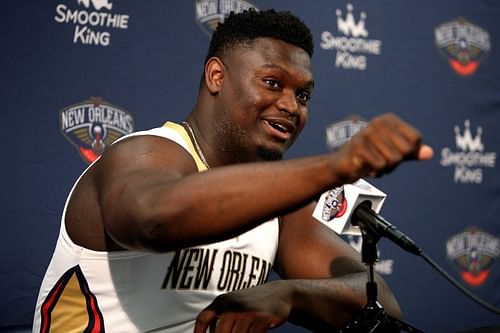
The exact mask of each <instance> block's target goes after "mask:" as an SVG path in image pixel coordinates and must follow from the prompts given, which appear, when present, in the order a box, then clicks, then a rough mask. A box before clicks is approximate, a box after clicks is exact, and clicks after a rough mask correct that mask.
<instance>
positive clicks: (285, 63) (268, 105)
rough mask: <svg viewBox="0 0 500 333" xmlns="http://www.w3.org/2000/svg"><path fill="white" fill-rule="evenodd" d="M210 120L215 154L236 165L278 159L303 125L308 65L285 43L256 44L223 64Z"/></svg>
mask: <svg viewBox="0 0 500 333" xmlns="http://www.w3.org/2000/svg"><path fill="white" fill-rule="evenodd" d="M222 61H223V63H224V78H223V80H222V84H221V89H220V91H219V93H218V95H217V101H216V108H217V110H216V112H215V114H214V116H215V118H216V119H214V120H215V126H216V137H217V141H218V142H217V144H218V145H219V148H220V149H222V150H224V152H226V153H228V154H231V155H232V156H233V158H234V159H235V160H236V161H237V162H248V161H255V160H275V159H281V158H282V156H283V153H284V152H285V150H286V149H287V148H288V147H290V145H291V144H292V143H293V142H294V141H295V139H296V138H297V136H298V135H299V133H300V132H301V131H302V129H303V128H304V125H305V123H306V121H307V103H308V100H309V97H310V95H311V92H312V88H313V77H312V70H311V59H310V57H309V55H308V54H307V52H305V51H304V50H303V49H301V48H298V47H296V46H293V45H291V44H288V43H286V42H283V41H280V40H275V39H270V38H259V39H256V40H255V44H254V45H253V46H252V47H249V48H242V49H238V50H236V51H233V52H232V53H231V54H230V55H229V56H225V57H224V58H223V59H222Z"/></svg>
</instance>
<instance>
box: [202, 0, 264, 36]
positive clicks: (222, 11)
mask: <svg viewBox="0 0 500 333" xmlns="http://www.w3.org/2000/svg"><path fill="white" fill-rule="evenodd" d="M194 5H195V12H196V13H195V14H196V22H198V24H199V25H200V27H201V28H202V30H203V31H205V32H206V33H207V34H208V35H211V34H212V32H213V31H214V30H215V29H216V28H217V25H218V24H219V23H222V22H224V18H225V17H226V16H228V15H229V13H231V12H234V13H241V12H242V11H244V10H247V9H249V8H254V9H257V8H256V7H255V6H254V5H252V4H251V3H250V2H248V1H244V0H195V3H194Z"/></svg>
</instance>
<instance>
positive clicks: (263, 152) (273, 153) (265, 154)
mask: <svg viewBox="0 0 500 333" xmlns="http://www.w3.org/2000/svg"><path fill="white" fill-rule="evenodd" d="M283 153H284V152H283V151H281V150H279V149H269V148H264V147H258V148H257V157H258V158H259V159H260V160H263V161H278V160H281V159H283Z"/></svg>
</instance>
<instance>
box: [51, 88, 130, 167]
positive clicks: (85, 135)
mask: <svg viewBox="0 0 500 333" xmlns="http://www.w3.org/2000/svg"><path fill="white" fill-rule="evenodd" d="M60 126H61V132H62V134H63V135H64V136H65V137H66V139H67V140H68V141H69V142H70V143H72V144H73V145H74V146H75V147H76V148H77V149H78V152H79V153H80V156H81V157H82V158H83V159H84V160H85V161H86V162H87V163H92V162H93V161H95V160H96V159H97V157H99V156H100V155H101V154H102V153H103V152H104V150H105V149H106V148H107V147H108V146H109V145H110V144H111V143H113V141H115V140H116V139H118V138H119V137H121V136H123V135H126V134H129V133H131V132H132V131H133V130H134V119H133V118H132V115H131V114H130V113H129V112H128V111H126V110H124V109H121V108H119V107H117V106H114V105H112V104H110V103H108V102H106V101H103V100H102V99H101V98H97V97H92V98H90V99H89V100H86V101H83V102H81V103H78V104H74V105H71V106H68V107H66V108H64V109H62V110H61V111H60Z"/></svg>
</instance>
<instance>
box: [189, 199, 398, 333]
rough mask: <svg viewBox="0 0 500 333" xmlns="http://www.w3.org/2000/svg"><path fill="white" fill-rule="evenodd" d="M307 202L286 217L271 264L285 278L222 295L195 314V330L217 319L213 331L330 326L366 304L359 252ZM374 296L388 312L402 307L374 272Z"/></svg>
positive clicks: (364, 274) (364, 275) (394, 312)
mask: <svg viewBox="0 0 500 333" xmlns="http://www.w3.org/2000/svg"><path fill="white" fill-rule="evenodd" d="M312 209H313V207H312V206H308V207H304V208H303V209H300V210H298V211H296V212H294V213H293V214H289V215H288V216H286V217H285V220H284V221H283V224H282V229H281V233H280V246H279V252H278V258H277V263H276V264H277V267H276V269H277V270H278V272H279V273H280V275H281V276H282V277H283V278H285V279H288V280H280V281H273V282H270V283H267V284H264V285H261V286H258V287H255V288H252V289H246V290H239V291H236V292H232V293H229V294H225V295H221V296H219V297H217V298H216V300H215V301H214V302H213V303H212V304H210V305H209V307H208V308H207V309H205V310H204V311H202V312H201V313H200V315H199V316H198V318H197V323H196V328H195V333H201V332H205V331H206V329H207V328H208V327H209V326H210V325H212V326H213V325H217V330H216V332H217V333H227V332H267V330H268V329H271V328H274V327H277V326H279V325H281V324H282V323H283V322H285V321H290V322H293V323H295V324H297V325H300V326H303V327H306V328H308V329H310V330H313V331H315V332H323V331H324V332H331V331H332V330H333V329H335V328H340V327H342V326H343V325H345V323H346V322H347V321H348V320H350V319H351V318H353V317H354V316H355V315H356V314H358V313H359V312H360V311H361V309H362V308H363V307H364V306H365V305H366V304H367V298H366V287H365V286H366V281H367V272H366V269H365V266H364V265H363V264H362V263H361V261H360V258H359V254H358V253H357V252H355V251H354V250H353V249H352V247H351V246H349V245H348V244H347V243H346V242H344V241H343V240H342V239H340V238H339V237H338V236H337V235H336V234H335V233H334V232H333V231H331V230H330V229H328V228H326V227H325V226H324V225H323V224H321V223H319V222H317V221H315V220H313V219H312V218H311V213H312ZM376 282H377V286H378V300H379V302H380V303H381V304H382V306H383V307H384V309H385V310H386V311H387V313H388V314H390V315H392V316H393V317H396V318H400V317H401V310H400V308H399V305H398V303H397V301H396V300H395V298H394V296H393V295H392V292H391V291H390V289H389V288H388V286H387V285H386V283H385V282H384V281H383V279H382V278H381V277H380V276H378V275H377V276H376Z"/></svg>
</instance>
